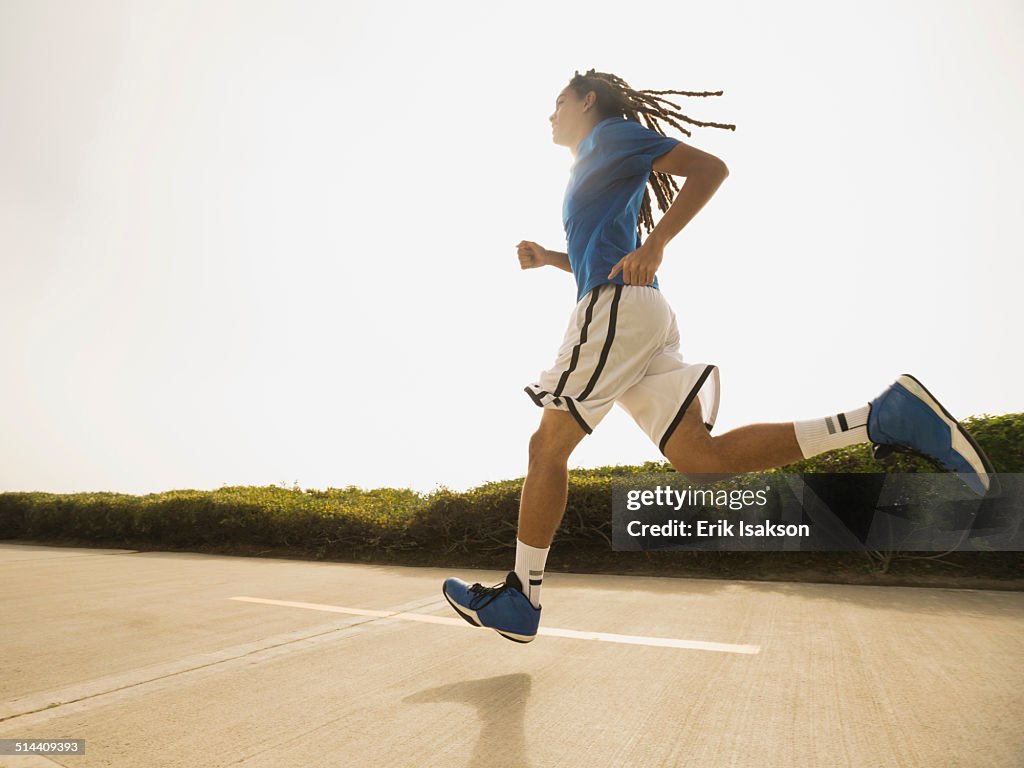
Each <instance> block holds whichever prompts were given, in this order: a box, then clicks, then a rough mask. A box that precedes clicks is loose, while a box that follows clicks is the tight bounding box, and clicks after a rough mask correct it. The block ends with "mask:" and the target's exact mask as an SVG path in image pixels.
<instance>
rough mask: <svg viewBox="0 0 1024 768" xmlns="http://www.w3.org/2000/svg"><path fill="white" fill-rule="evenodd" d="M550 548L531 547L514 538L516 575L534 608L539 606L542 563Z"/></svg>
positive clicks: (542, 578)
mask: <svg viewBox="0 0 1024 768" xmlns="http://www.w3.org/2000/svg"><path fill="white" fill-rule="evenodd" d="M550 549H551V547H546V548H544V549H538V548H537V547H531V546H530V545H529V544H524V543H523V542H521V541H520V540H519V539H518V538H517V539H516V568H515V571H516V576H518V577H519V580H520V581H521V582H523V592H524V593H525V594H526V596H527V597H528V598H530V602H531V603H532V604H533V607H534V608H540V583H541V582H542V581H543V580H544V563H546V562H547V559H548V550H550Z"/></svg>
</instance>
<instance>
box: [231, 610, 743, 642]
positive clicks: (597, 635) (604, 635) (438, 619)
mask: <svg viewBox="0 0 1024 768" xmlns="http://www.w3.org/2000/svg"><path fill="white" fill-rule="evenodd" d="M228 599H229V600H240V601H241V602H244V603H262V604H264V605H283V606H285V607H288V608H305V609H307V610H310V611H325V612H327V613H345V614H349V615H353V616H371V617H375V618H379V619H403V620H405V621H419V622H423V623H425V624H445V625H447V626H450V627H466V628H467V629H472V628H473V627H471V626H470V625H469V624H468V623H467V622H465V621H463V620H462V619H455V618H449V617H445V616H429V615H427V614H424V613H406V612H403V611H398V612H395V611H374V610H370V609H367V608H344V607H342V606H339V605H324V604H323V603H300V602H296V601H293V600H268V599H267V598H263V597H231V598H228ZM537 634H540V635H547V636H549V637H568V638H572V639H573V640H602V641H604V642H606V643H622V644H624V645H650V646H655V647H658V648H684V649H686V650H692V651H715V652H718V653H740V654H747V655H753V654H756V653H760V652H761V646H759V645H736V644H733V643H709V642H704V641H702V640H680V639H676V638H672V637H646V636H644V635H616V634H613V633H610V632H581V631H579V630H575V629H558V628H556V627H541V628H540V629H539V630H538V631H537Z"/></svg>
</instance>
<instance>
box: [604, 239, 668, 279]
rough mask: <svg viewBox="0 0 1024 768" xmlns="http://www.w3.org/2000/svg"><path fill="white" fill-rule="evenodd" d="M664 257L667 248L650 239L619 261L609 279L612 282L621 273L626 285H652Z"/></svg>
mask: <svg viewBox="0 0 1024 768" xmlns="http://www.w3.org/2000/svg"><path fill="white" fill-rule="evenodd" d="M664 256H665V246H663V245H661V244H659V243H658V241H657V240H653V239H651V238H650V237H649V238H647V240H646V241H645V242H644V244H643V245H641V246H640V247H639V248H637V249H636V250H635V251H633V252H631V253H627V254H626V255H625V256H623V257H622V258H621V259H619V260H618V262H617V263H616V264H615V266H614V267H612V271H611V272H609V273H608V279H609V280H611V279H612V278H613V277H615V275H617V274H618V273H619V272H621V273H622V279H623V280H624V281H625V283H626V285H650V284H651V283H653V282H654V273H655V272H657V271H658V267H660V266H661V260H662V258H664Z"/></svg>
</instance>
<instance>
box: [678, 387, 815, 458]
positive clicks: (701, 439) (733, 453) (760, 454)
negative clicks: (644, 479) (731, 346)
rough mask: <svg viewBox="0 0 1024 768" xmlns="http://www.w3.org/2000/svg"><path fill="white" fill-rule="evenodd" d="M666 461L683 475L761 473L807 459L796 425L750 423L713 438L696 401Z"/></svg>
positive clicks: (689, 410)
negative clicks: (798, 439)
mask: <svg viewBox="0 0 1024 768" xmlns="http://www.w3.org/2000/svg"><path fill="white" fill-rule="evenodd" d="M665 458H667V459H668V460H669V462H670V463H671V464H672V466H673V467H675V469H676V471H678V472H681V473H683V474H708V475H734V474H740V473H743V472H760V471H762V470H766V469H774V468H775V467H781V466H783V465H785V464H792V463H794V462H797V461H801V460H802V459H803V458H804V455H803V452H802V451H801V450H800V444H799V443H798V442H797V439H796V430H795V429H794V427H793V424H792V423H791V422H790V423H783V424H750V425H748V426H745V427H740V428H739V429H734V430H732V431H731V432H726V433H725V434H724V435H719V436H717V437H712V436H711V434H710V433H709V432H708V430H707V428H706V427H705V426H704V424H703V422H702V420H701V411H700V405H699V404H697V403H696V402H695V403H693V404H692V405H691V406H690V407H689V408H687V409H686V413H684V414H683V419H682V421H681V422H680V423H679V426H678V427H676V430H675V432H673V433H672V436H671V437H670V438H669V439H668V442H667V443H666V444H665Z"/></svg>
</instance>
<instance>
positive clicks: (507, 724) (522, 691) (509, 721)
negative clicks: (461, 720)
mask: <svg viewBox="0 0 1024 768" xmlns="http://www.w3.org/2000/svg"><path fill="white" fill-rule="evenodd" d="M532 683H533V678H532V677H531V676H530V675H527V674H525V673H522V672H518V673H516V674H511V675H499V676H497V677H484V678H480V679H478V680H467V681H465V682H462V683H451V684H449V685H441V686H438V687H436V688H428V689H427V690H425V691H420V692H419V693H415V694H413V695H411V696H406V697H405V699H403V701H405V702H409V703H413V704H433V703H439V702H449V701H454V702H457V703H459V704H466V705H468V706H471V707H475V708H476V711H477V717H478V718H479V719H480V722H481V723H482V727H481V729H480V736H479V738H478V739H477V741H476V746H475V747H474V748H473V755H472V757H471V758H470V761H469V763H468V765H469V766H471V768H494V766H501V765H515V766H523V767H524V768H529V765H530V761H529V758H528V757H527V754H526V731H525V726H524V716H525V712H526V699H527V697H528V696H529V695H530V686H531V685H532Z"/></svg>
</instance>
